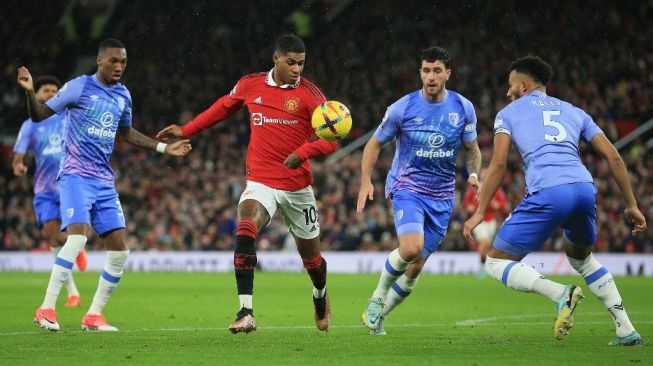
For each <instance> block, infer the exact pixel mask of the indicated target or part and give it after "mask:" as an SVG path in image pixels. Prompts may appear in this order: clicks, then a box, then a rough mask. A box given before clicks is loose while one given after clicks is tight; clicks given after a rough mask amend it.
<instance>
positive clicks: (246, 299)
mask: <svg viewBox="0 0 653 366" xmlns="http://www.w3.org/2000/svg"><path fill="white" fill-rule="evenodd" d="M268 222H270V215H269V214H268V211H267V210H266V209H265V207H263V205H261V203H259V202H258V201H256V200H244V201H243V202H241V203H240V204H239V205H238V226H237V227H236V250H235V252H234V270H235V274H236V286H237V288H238V299H239V301H240V310H239V311H238V313H237V314H236V320H235V321H234V322H233V323H231V325H229V331H231V332H232V333H234V334H235V333H249V332H251V331H254V330H256V319H254V307H253V294H254V270H255V269H256V263H257V258H256V246H255V243H256V236H257V235H258V228H260V227H263V226H265V225H266V224H267V223H268Z"/></svg>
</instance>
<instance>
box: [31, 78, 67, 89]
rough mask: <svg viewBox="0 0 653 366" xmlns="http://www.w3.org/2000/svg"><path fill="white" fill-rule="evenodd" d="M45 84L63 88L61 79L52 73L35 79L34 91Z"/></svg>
mask: <svg viewBox="0 0 653 366" xmlns="http://www.w3.org/2000/svg"><path fill="white" fill-rule="evenodd" d="M43 85H56V86H57V89H60V88H61V81H59V79H57V78H56V77H54V76H51V75H43V76H41V77H38V78H36V80H34V91H36V92H38V91H39V89H41V87H42V86H43Z"/></svg>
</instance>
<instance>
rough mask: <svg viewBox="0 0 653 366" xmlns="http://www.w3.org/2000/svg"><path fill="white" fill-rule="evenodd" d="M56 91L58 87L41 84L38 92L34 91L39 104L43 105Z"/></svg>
mask: <svg viewBox="0 0 653 366" xmlns="http://www.w3.org/2000/svg"><path fill="white" fill-rule="evenodd" d="M58 91H59V87H57V86H56V85H55V84H43V85H41V87H40V88H39V90H37V91H36V99H37V100H38V101H39V102H41V103H45V102H47V101H48V99H50V98H52V97H54V96H55V94H57V92H58Z"/></svg>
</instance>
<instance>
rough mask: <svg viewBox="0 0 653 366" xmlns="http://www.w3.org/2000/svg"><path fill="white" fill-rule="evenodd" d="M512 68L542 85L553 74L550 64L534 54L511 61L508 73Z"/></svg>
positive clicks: (549, 79)
mask: <svg viewBox="0 0 653 366" xmlns="http://www.w3.org/2000/svg"><path fill="white" fill-rule="evenodd" d="M512 70H515V71H516V72H518V73H521V74H526V75H528V76H530V77H532V78H533V79H535V81H537V82H538V83H541V84H542V85H544V86H546V84H548V83H549V81H551V77H552V76H553V68H552V67H551V65H549V63H548V62H546V61H544V60H542V59H541V58H540V57H538V56H534V55H528V56H524V57H522V58H518V59H516V60H515V61H513V63H512V64H510V69H509V70H508V73H510V72H512Z"/></svg>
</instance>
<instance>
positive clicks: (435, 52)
mask: <svg viewBox="0 0 653 366" xmlns="http://www.w3.org/2000/svg"><path fill="white" fill-rule="evenodd" d="M422 61H426V62H435V61H441V62H442V63H443V64H444V67H446V68H447V69H448V68H449V52H448V51H447V50H446V49H444V48H442V47H438V46H432V47H429V48H425V49H423V50H422V56H421V57H420V59H419V63H420V65H421V64H422Z"/></svg>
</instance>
